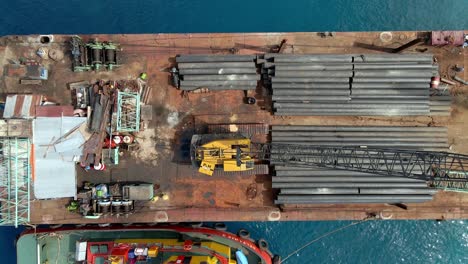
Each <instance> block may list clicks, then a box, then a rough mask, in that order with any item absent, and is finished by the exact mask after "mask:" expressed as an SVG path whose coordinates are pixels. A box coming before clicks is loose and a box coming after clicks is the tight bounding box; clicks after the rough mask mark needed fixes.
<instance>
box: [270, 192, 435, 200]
mask: <svg viewBox="0 0 468 264" xmlns="http://www.w3.org/2000/svg"><path fill="white" fill-rule="evenodd" d="M423 198H427V199H432V196H431V195H429V194H422V195H418V194H406V195H405V194H392V195H371V194H356V195H280V196H278V200H282V201H320V200H329V199H336V200H340V199H343V200H346V199H352V200H368V199H372V200H375V201H382V200H383V201H385V200H388V199H402V200H403V199H404V200H419V199H423Z"/></svg>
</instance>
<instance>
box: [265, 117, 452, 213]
mask: <svg viewBox="0 0 468 264" xmlns="http://www.w3.org/2000/svg"><path fill="white" fill-rule="evenodd" d="M281 144H300V145H301V146H305V145H310V146H314V145H315V146H369V147H371V146H372V147H380V148H396V149H414V150H434V151H446V150H447V149H448V142H447V129H446V128H445V127H387V126H377V127H371V126H366V127H356V126H273V127H272V154H271V155H272V157H271V160H272V164H273V165H275V172H276V173H275V176H273V179H272V181H273V188H276V189H280V193H279V195H278V197H277V199H276V201H275V203H276V204H282V205H304V204H317V203H333V204H336V203H414V202H425V201H429V200H431V199H432V195H433V194H434V193H435V192H436V190H435V189H433V188H430V187H428V185H427V183H426V181H424V180H418V179H410V178H404V177H395V176H384V175H375V174H371V173H364V172H357V171H347V170H335V169H327V168H318V167H312V166H301V167H296V166H290V165H287V164H281V163H278V162H276V163H275V162H274V161H275V160H279V159H277V158H276V157H275V155H278V154H275V153H279V152H281V149H278V148H281ZM275 145H276V147H275Z"/></svg>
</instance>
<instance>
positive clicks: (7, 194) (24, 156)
mask: <svg viewBox="0 0 468 264" xmlns="http://www.w3.org/2000/svg"><path fill="white" fill-rule="evenodd" d="M30 158H31V150H30V142H29V139H28V138H18V137H3V138H0V225H14V226H15V227H18V225H21V224H26V223H28V222H29V219H30V210H29V209H30V191H31V182H30V180H31V166H30Z"/></svg>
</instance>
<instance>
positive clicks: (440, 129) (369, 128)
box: [272, 125, 448, 133]
mask: <svg viewBox="0 0 468 264" xmlns="http://www.w3.org/2000/svg"><path fill="white" fill-rule="evenodd" d="M272 130H273V131H280V130H283V131H361V132H370V131H380V132H387V131H399V132H409V131H415V132H423V131H425V132H427V131H429V132H441V133H447V131H448V129H447V128H446V127H427V126H419V127H416V126H290V125H274V126H272Z"/></svg>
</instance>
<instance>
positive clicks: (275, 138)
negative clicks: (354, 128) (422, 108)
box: [272, 135, 447, 145]
mask: <svg viewBox="0 0 468 264" xmlns="http://www.w3.org/2000/svg"><path fill="white" fill-rule="evenodd" d="M272 141H273V142H284V141H301V142H302V141H303V142H318V143H320V142H322V143H325V142H335V143H344V142H358V143H362V144H367V143H369V142H371V143H374V142H375V143H377V142H378V143H380V142H395V143H397V142H398V143H402V144H404V143H403V142H421V143H426V142H440V143H447V138H431V137H426V138H422V137H417V136H415V137H400V138H378V139H375V138H370V137H369V138H366V137H359V138H354V137H346V138H343V137H340V136H335V137H334V136H331V135H329V136H316V137H300V136H289V137H288V136H273V138H272ZM358 145H361V144H358Z"/></svg>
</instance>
